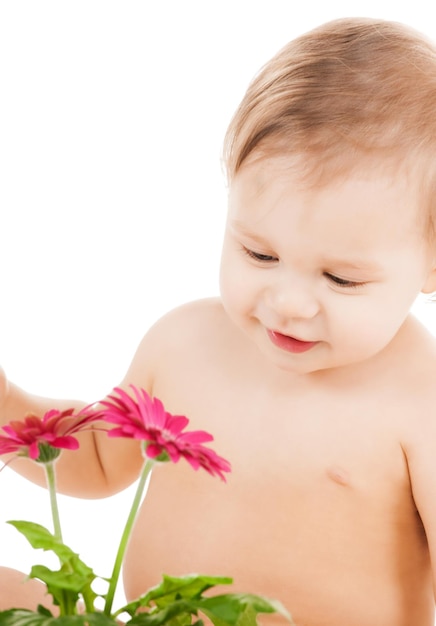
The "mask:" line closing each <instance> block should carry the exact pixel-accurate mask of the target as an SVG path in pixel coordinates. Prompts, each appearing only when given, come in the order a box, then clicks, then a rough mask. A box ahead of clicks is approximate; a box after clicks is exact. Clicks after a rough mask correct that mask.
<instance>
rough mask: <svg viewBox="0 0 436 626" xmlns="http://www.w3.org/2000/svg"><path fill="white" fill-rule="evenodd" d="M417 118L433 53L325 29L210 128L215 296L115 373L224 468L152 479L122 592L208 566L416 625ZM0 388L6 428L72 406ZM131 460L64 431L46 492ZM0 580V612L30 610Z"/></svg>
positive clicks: (431, 446) (426, 599)
mask: <svg viewBox="0 0 436 626" xmlns="http://www.w3.org/2000/svg"><path fill="white" fill-rule="evenodd" d="M435 111H436V51H435V48H434V47H433V46H432V45H431V44H430V43H429V42H427V41H426V40H425V39H424V37H422V36H421V35H420V34H418V33H416V32H414V31H412V30H410V29H408V28H407V27H405V26H402V25H400V24H396V23H391V22H385V21H380V20H372V19H342V20H337V21H334V22H330V23H328V24H325V25H323V26H321V27H319V28H317V29H315V30H313V31H311V32H309V33H307V34H305V35H303V36H301V37H299V38H297V39H296V40H294V41H292V42H291V43H289V44H288V45H287V46H285V48H284V49H283V50H281V51H280V52H279V53H278V54H277V55H276V56H275V57H274V58H273V59H272V60H271V61H270V62H269V63H267V64H266V65H265V66H264V67H263V69H262V70H261V71H260V73H259V74H258V75H257V76H256V77H255V78H254V80H253V82H252V83H251V85H250V86H249V88H248V91H247V93H246V95H245V97H244V98H243V101H242V103H241V105H240V106H239V108H238V110H237V111H236V114H235V116H234V118H233V120H232V122H231V124H230V127H229V130H228V133H227V137H226V141H225V163H226V167H227V174H228V184H229V208H228V220H227V226H226V232H225V240H224V246H223V253H222V265H221V279H220V284H221V297H220V299H210V300H203V301H199V302H193V303H190V304H186V305H184V306H181V307H180V308H178V309H177V310H174V311H172V312H170V313H168V314H167V315H166V316H165V317H163V318H162V319H161V320H159V321H158V322H157V323H156V324H155V325H154V326H153V327H152V328H151V330H150V331H149V332H148V333H147V334H146V336H145V337H144V339H143V341H142V343H141V344H140V346H139V348H138V350H137V352H136V355H135V357H134V359H133V362H132V364H131V366H130V368H129V370H128V372H127V374H126V376H125V379H124V381H123V382H122V384H121V385H120V386H122V387H123V388H124V389H126V390H128V389H129V385H130V384H133V385H136V386H137V387H143V388H145V389H146V390H147V391H148V392H149V393H151V394H152V395H154V396H156V397H158V398H160V399H161V400H162V401H163V403H164V404H165V407H166V408H167V410H168V411H170V412H172V413H177V414H185V415H187V416H188V417H189V419H190V428H192V429H204V430H207V431H209V432H211V433H213V435H214V437H215V443H216V446H214V447H215V449H216V450H217V451H218V452H219V454H220V455H223V456H224V457H225V458H227V459H229V460H230V461H231V462H232V474H231V475H230V477H229V480H228V483H227V484H223V483H222V482H221V481H219V480H212V479H211V478H210V476H208V475H207V474H206V473H203V474H201V473H194V472H192V470H191V469H190V468H189V467H188V466H187V465H186V464H185V466H184V465H182V464H180V465H179V466H178V467H177V471H169V470H165V471H160V470H159V469H158V470H157V471H156V472H155V474H154V475H153V478H152V481H151V485H150V488H149V492H148V495H147V498H146V500H145V503H144V506H143V511H142V512H141V513H140V515H139V518H138V521H137V525H136V528H135V531H134V534H133V537H132V540H131V543H130V546H129V550H128V554H127V558H126V564H125V574H124V583H125V593H126V596H127V598H128V599H132V598H134V597H136V596H138V595H139V594H140V593H141V592H143V591H144V590H146V589H147V588H148V587H149V586H151V585H153V584H157V582H159V580H160V579H161V575H162V573H168V574H171V575H181V574H186V573H188V572H204V573H208V574H213V575H215V574H216V575H229V576H232V577H233V578H234V586H233V588H232V590H234V591H247V592H252V593H259V594H262V595H265V596H269V597H272V598H277V599H279V600H280V601H281V602H282V603H283V604H284V605H285V606H286V608H287V609H288V610H289V611H290V613H291V614H292V617H293V619H294V621H295V623H296V624H297V626H432V625H433V623H434V593H433V580H434V575H435V572H433V571H432V562H433V563H436V416H434V415H433V409H434V404H435V401H434V398H435V389H436V384H435V383H436V374H435V372H436V341H435V339H434V338H433V337H432V336H431V335H430V334H429V333H428V332H427V331H426V330H425V329H424V328H423V327H422V325H421V324H420V323H419V322H418V321H417V320H416V319H414V318H413V317H412V316H411V315H410V308H411V306H412V304H413V303H414V301H415V299H416V297H417V295H418V294H419V293H420V292H423V293H432V292H434V291H435V290H436V247H435V225H436V159H435V154H436V115H435ZM2 386H3V391H2V393H1V395H0V397H1V399H2V402H1V405H2V406H1V415H2V422H3V423H5V422H6V421H9V420H10V419H13V418H17V419H19V418H22V417H23V415H24V414H26V413H27V412H29V411H32V412H34V413H37V414H42V413H43V412H44V411H45V410H46V409H48V408H51V407H55V406H56V407H57V408H60V409H61V408H65V407H70V406H72V405H75V406H80V403H78V402H76V403H72V402H71V401H65V400H63V401H60V402H55V401H53V400H48V399H42V398H37V397H34V396H32V397H30V396H29V395H28V394H26V393H25V392H24V391H23V390H21V389H19V388H18V387H16V386H15V385H14V384H12V383H10V382H8V381H7V380H6V377H3V378H2ZM141 460H142V459H141V455H140V449H139V444H138V443H135V442H132V441H128V440H119V439H109V438H107V437H106V436H105V435H104V434H102V433H98V432H95V433H94V434H93V436H92V435H89V434H88V435H87V436H86V435H82V440H81V448H80V450H79V451H78V452H74V453H73V454H71V453H68V452H66V453H64V454H63V455H62V457H61V460H60V461H59V479H58V486H59V488H60V490H61V491H63V492H64V493H67V494H70V495H75V496H79V497H92V498H94V497H103V496H108V495H110V494H113V493H115V492H117V491H119V490H121V489H123V488H125V487H126V486H127V485H129V484H130V483H132V482H133V481H134V480H135V479H136V478H137V476H138V472H139V469H140V467H141ZM15 468H16V469H18V470H19V471H20V472H22V473H23V474H24V475H25V476H27V477H28V478H30V479H31V480H34V481H40V480H41V477H40V476H38V475H35V468H34V465H33V464H29V463H28V462H27V461H25V460H23V461H20V465H18V464H17V465H15ZM434 569H435V570H436V566H434ZM2 573H3V575H4V577H3V578H2V580H0V606H1V607H2V608H7V607H10V606H12V602H11V598H13V599H14V602H15V604H16V603H17V602H18V601H19V603H20V606H26V603H27V606H29V608H35V605H36V603H37V602H42V603H43V604H45V605H47V598H44V596H43V593H42V591H41V590H40V588H39V586H38V584H37V583H36V582H35V581H32V582H31V583H25V584H24V585H23V584H22V582H21V581H22V577H23V576H22V575H21V574H20V575H18V574H17V573H13V572H10V571H7V570H5V569H4V570H3V571H2ZM26 585H28V590H27V592H25V589H26ZM14 594H15V595H14ZM19 594H21V597H22V599H20V595H19ZM16 598H19V600H16ZM280 619H281V618H278V617H277V616H273V617H268V618H267V619H263V618H262V620H263V622H264V623H269V622H272V623H274V622H277V623H278V622H279V621H280Z"/></svg>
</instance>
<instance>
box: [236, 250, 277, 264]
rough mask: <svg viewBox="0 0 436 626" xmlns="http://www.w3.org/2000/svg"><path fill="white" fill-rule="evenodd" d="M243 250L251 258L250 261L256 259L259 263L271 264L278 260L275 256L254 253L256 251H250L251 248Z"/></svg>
mask: <svg viewBox="0 0 436 626" xmlns="http://www.w3.org/2000/svg"><path fill="white" fill-rule="evenodd" d="M242 249H243V251H244V253H245V254H246V255H247V256H249V257H250V259H254V260H255V261H259V262H260V263H271V262H273V261H277V260H278V259H277V257H275V256H272V255H270V254H260V253H259V252H254V250H250V248H246V247H245V246H244V247H243V248H242Z"/></svg>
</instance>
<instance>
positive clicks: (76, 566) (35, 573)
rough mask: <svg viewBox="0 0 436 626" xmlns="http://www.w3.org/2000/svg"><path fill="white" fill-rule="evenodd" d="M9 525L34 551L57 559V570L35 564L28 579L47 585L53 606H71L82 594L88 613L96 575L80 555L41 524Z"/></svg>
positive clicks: (92, 598)
mask: <svg viewBox="0 0 436 626" xmlns="http://www.w3.org/2000/svg"><path fill="white" fill-rule="evenodd" d="M8 523H9V524H11V525H12V526H14V527H15V528H16V529H17V530H18V531H19V532H21V533H22V534H23V535H24V536H25V537H26V539H27V540H28V541H29V543H30V545H31V546H32V547H33V548H36V549H42V550H45V551H48V550H51V551H52V552H54V553H55V554H56V555H57V557H58V558H59V560H60V562H61V564H62V566H61V569H59V570H55V571H53V570H51V569H49V568H47V567H45V566H44V565H35V566H33V567H32V570H31V572H30V578H38V579H39V580H41V581H42V582H44V583H45V584H46V586H47V590H48V592H49V593H50V594H51V595H52V596H53V601H54V603H55V605H57V606H60V607H64V608H66V607H70V606H74V605H75V604H76V602H77V600H78V599H79V594H82V596H83V597H84V600H85V603H86V606H87V608H88V610H89V608H91V607H92V606H93V602H94V600H95V598H96V597H97V594H96V593H95V592H94V591H93V590H92V589H91V584H92V582H93V581H94V580H95V579H96V578H97V576H96V575H95V574H94V572H93V571H92V569H91V568H90V567H88V566H87V565H86V564H85V563H84V562H83V561H82V560H81V559H80V558H79V555H78V554H76V553H75V552H73V550H71V548H69V547H68V546H66V545H65V544H64V543H63V542H62V541H60V540H59V539H58V538H57V537H55V536H54V535H53V534H52V533H51V532H50V531H48V530H47V529H46V528H44V526H41V525H40V524H35V523H34V522H24V521H10V522H8ZM0 626H2V625H1V622H0Z"/></svg>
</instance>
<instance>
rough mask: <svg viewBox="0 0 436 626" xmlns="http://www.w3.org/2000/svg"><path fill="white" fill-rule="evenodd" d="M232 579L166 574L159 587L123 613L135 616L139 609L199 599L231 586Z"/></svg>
mask: <svg viewBox="0 0 436 626" xmlns="http://www.w3.org/2000/svg"><path fill="white" fill-rule="evenodd" d="M232 582H233V579H232V578H228V577H225V576H205V575H201V574H188V575H186V576H180V577H175V576H168V575H166V574H164V576H163V580H162V582H161V583H160V584H159V585H156V586H155V587H152V588H151V589H149V590H148V591H147V592H146V593H145V594H144V595H142V596H141V597H140V598H139V599H138V600H135V601H134V602H130V603H129V604H127V605H126V606H125V607H123V609H122V610H123V611H125V612H127V613H129V614H130V615H134V614H135V613H136V611H137V610H138V608H139V607H146V606H149V607H150V606H152V605H153V603H154V604H156V606H157V607H159V608H163V607H165V606H167V605H168V604H169V603H171V602H173V601H174V600H176V599H177V600H178V599H187V600H189V599H191V598H199V597H201V594H202V593H203V592H204V591H207V590H208V589H211V588H212V587H215V586H216V585H230V584H231V583H232Z"/></svg>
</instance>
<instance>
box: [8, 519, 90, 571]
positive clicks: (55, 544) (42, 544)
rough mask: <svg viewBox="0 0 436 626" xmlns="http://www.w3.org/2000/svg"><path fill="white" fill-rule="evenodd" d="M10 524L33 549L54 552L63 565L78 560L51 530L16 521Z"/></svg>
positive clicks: (32, 523)
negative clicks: (74, 558) (71, 560)
mask: <svg viewBox="0 0 436 626" xmlns="http://www.w3.org/2000/svg"><path fill="white" fill-rule="evenodd" d="M8 524H11V525H12V526H14V527H15V528H16V529H17V530H18V531H19V532H20V533H21V534H22V535H24V536H25V537H26V539H27V541H28V542H29V543H30V545H31V546H32V548H40V549H41V550H52V551H53V552H54V553H55V554H56V555H57V556H58V557H59V559H60V561H61V562H62V563H65V562H67V561H69V559H71V558H72V557H76V558H78V557H77V554H75V552H73V551H72V550H71V548H68V546H66V545H65V544H64V543H63V542H62V541H60V540H59V539H57V538H56V537H55V536H54V535H53V534H52V533H51V532H50V531H49V530H47V529H46V528H44V526H41V525H40V524H35V523H34V522H23V521H16V520H12V521H9V522H8ZM83 565H84V564H83ZM85 567H86V566H85Z"/></svg>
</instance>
